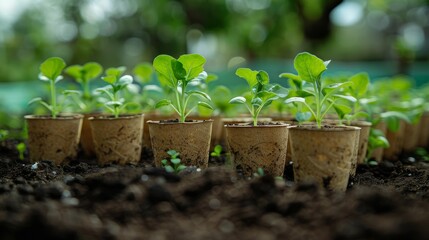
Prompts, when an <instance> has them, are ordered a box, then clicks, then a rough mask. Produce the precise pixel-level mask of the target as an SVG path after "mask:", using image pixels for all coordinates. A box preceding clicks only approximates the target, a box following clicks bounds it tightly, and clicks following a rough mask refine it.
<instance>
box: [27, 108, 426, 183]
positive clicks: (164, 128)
mask: <svg viewBox="0 0 429 240" xmlns="http://www.w3.org/2000/svg"><path fill="white" fill-rule="evenodd" d="M25 118H26V120H27V123H28V133H29V139H28V146H29V150H30V160H31V161H32V162H37V161H41V160H51V161H53V162H54V163H55V164H58V165H59V164H62V163H64V162H68V161H70V160H72V159H74V158H76V156H77V153H78V149H79V142H80V146H81V148H82V149H83V151H84V153H85V154H86V155H87V156H94V155H95V156H96V157H97V159H98V162H99V163H100V164H101V165H104V164H108V163H119V164H126V163H137V162H138V161H140V158H141V152H142V148H143V147H148V148H152V149H153V153H154V160H155V165H156V166H158V167H160V166H162V164H161V161H162V160H163V159H165V158H168V153H167V151H169V150H173V149H174V150H176V151H177V152H179V153H180V158H181V161H182V163H184V164H185V165H187V166H197V167H200V168H207V167H208V158H209V150H210V149H211V147H213V146H214V145H215V144H222V145H227V146H228V151H229V153H230V158H231V159H230V160H231V162H232V163H233V165H234V166H235V168H236V169H237V170H239V171H241V172H242V174H243V175H244V176H252V175H253V174H254V173H256V172H257V171H258V169H259V168H262V169H263V170H264V172H265V173H267V174H271V175H273V176H283V174H284V169H285V164H286V163H289V162H293V169H294V179H295V181H298V182H299V181H301V182H302V181H316V182H318V183H319V184H320V185H321V186H323V187H326V188H328V189H331V190H336V191H345V190H346V188H347V184H348V181H349V178H350V177H353V176H354V175H355V173H356V166H357V164H359V163H364V161H365V157H366V154H367V145H368V136H369V133H370V130H371V124H370V123H368V122H363V121H356V122H352V123H351V124H350V126H343V125H338V121H335V120H331V121H325V122H324V124H323V125H322V127H321V128H318V127H317V126H316V125H315V124H312V123H308V124H301V125H299V126H298V125H297V123H296V122H293V121H290V120H284V119H283V121H277V119H275V120H276V121H272V119H271V118H261V119H259V120H260V124H258V126H253V124H251V123H248V122H251V121H250V120H251V119H248V118H220V117H214V118H212V119H199V120H193V121H189V122H185V123H178V122H177V121H176V120H168V119H171V117H170V118H169V117H162V116H158V115H153V114H147V115H146V116H145V117H144V116H143V114H139V115H126V116H120V117H119V118H114V117H110V116H106V115H69V116H66V115H63V116H58V117H57V118H55V119H53V118H51V117H48V116H34V115H29V116H26V117H25ZM144 118H145V119H146V121H144ZM374 128H377V129H379V130H382V131H385V134H386V137H387V139H388V140H389V142H390V147H389V148H387V149H384V156H383V155H382V154H383V152H382V149H381V151H380V149H378V150H377V151H374V152H373V157H374V158H375V159H376V160H381V159H383V158H384V159H386V158H388V159H394V158H396V157H397V156H398V154H400V153H401V152H402V151H412V150H414V149H415V148H417V147H418V146H427V145H428V141H429V114H425V115H424V116H423V117H422V118H421V121H420V122H419V123H417V124H414V125H412V124H406V123H403V122H401V124H400V128H399V130H398V131H396V132H392V131H390V130H388V129H386V126H385V125H384V124H378V125H377V126H374ZM81 129H82V130H81ZM81 134H82V135H81Z"/></svg>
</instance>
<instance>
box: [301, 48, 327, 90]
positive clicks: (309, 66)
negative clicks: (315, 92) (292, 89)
mask: <svg viewBox="0 0 429 240" xmlns="http://www.w3.org/2000/svg"><path fill="white" fill-rule="evenodd" d="M328 63H329V62H324V61H323V60H321V59H320V58H318V57H316V56H315V55H312V54H310V53H308V52H303V53H299V54H298V55H297V56H296V57H295V60H294V67H295V69H296V71H297V72H298V75H299V77H300V78H301V79H302V80H305V81H308V82H312V83H314V82H315V81H316V80H317V79H319V78H320V76H321V75H322V73H323V72H324V71H326V69H327V68H326V66H327V64H328Z"/></svg>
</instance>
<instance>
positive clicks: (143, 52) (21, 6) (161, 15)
mask: <svg viewBox="0 0 429 240" xmlns="http://www.w3.org/2000/svg"><path fill="white" fill-rule="evenodd" d="M301 51H309V52H311V53H313V54H316V55H317V56H319V57H320V58H322V59H324V60H328V59H331V60H332V63H331V65H330V70H329V74H344V73H357V72H361V71H367V72H368V73H369V74H370V76H371V77H372V78H373V79H374V78H378V77H386V76H392V75H395V74H406V75H410V76H411V77H412V78H413V79H415V81H416V84H417V85H421V84H424V83H426V82H428V81H429V0H73V1H71V0H0V73H1V74H0V100H1V104H0V109H5V108H8V109H10V110H11V111H18V112H22V111H25V106H26V103H27V101H28V100H29V99H31V98H32V97H34V95H37V94H38V93H37V89H39V90H40V89H42V87H41V86H39V85H41V84H40V83H39V82H38V81H36V80H37V75H38V73H39V69H38V67H39V64H40V63H41V62H42V61H43V60H45V59H46V58H48V57H51V56H59V57H62V58H64V59H65V61H66V63H67V64H68V65H72V64H83V63H85V62H88V61H97V62H99V63H100V64H102V65H103V66H104V67H105V68H107V67H116V66H120V65H124V66H127V67H128V69H129V70H131V69H132V68H133V67H134V66H135V65H136V64H137V63H140V62H143V61H147V62H151V61H152V59H153V58H154V57H155V56H156V55H158V54H161V53H166V54H170V55H173V56H175V57H177V56H178V55H180V54H184V53H199V54H202V55H204V56H205V57H206V58H207V64H206V66H207V68H206V70H207V71H208V72H214V73H216V74H218V75H219V76H220V78H219V83H222V84H225V85H228V86H234V85H236V83H237V84H244V82H242V81H238V80H236V78H235V77H234V75H233V73H234V71H235V69H236V68H237V66H243V65H245V66H250V67H252V68H257V69H265V70H267V71H268V73H269V74H270V75H271V78H272V79H273V80H275V81H279V80H278V78H277V76H278V74H279V73H280V72H285V71H291V70H292V67H293V66H292V59H293V57H294V56H295V55H296V54H297V53H298V52H301Z"/></svg>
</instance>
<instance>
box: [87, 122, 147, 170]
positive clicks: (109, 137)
mask: <svg viewBox="0 0 429 240" xmlns="http://www.w3.org/2000/svg"><path fill="white" fill-rule="evenodd" d="M143 119H144V115H143V114H136V115H124V116H120V117H119V118H114V117H113V116H98V117H91V118H89V121H90V124H91V129H92V135H93V139H94V146H95V153H96V155H97V159H98V163H99V164H101V165H104V164H107V163H118V164H126V163H137V162H139V161H140V156H141V149H142V134H143Z"/></svg>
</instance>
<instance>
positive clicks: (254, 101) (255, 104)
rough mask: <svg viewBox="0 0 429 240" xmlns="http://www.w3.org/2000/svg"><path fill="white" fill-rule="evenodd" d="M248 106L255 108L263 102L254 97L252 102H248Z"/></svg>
mask: <svg viewBox="0 0 429 240" xmlns="http://www.w3.org/2000/svg"><path fill="white" fill-rule="evenodd" d="M250 104H252V105H253V106H255V107H259V106H261V105H262V104H263V101H262V99H261V98H259V97H255V98H254V99H252V101H251V102H250Z"/></svg>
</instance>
